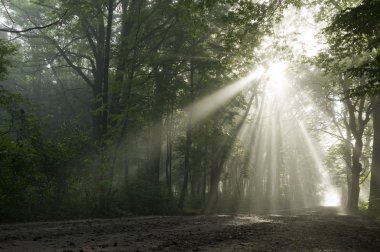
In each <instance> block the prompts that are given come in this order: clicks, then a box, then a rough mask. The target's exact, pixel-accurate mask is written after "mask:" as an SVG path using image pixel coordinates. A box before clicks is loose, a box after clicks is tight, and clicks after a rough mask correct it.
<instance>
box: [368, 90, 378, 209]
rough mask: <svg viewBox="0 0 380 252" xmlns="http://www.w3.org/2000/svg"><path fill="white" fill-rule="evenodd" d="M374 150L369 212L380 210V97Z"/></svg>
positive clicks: (374, 113)
mask: <svg viewBox="0 0 380 252" xmlns="http://www.w3.org/2000/svg"><path fill="white" fill-rule="evenodd" d="M372 118H373V150H372V166H371V182H370V194H369V211H371V212H377V213H378V212H379V210H380V97H379V96H378V97H376V101H375V104H374V108H373V112H372Z"/></svg>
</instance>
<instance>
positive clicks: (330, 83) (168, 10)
mask: <svg viewBox="0 0 380 252" xmlns="http://www.w3.org/2000/svg"><path fill="white" fill-rule="evenodd" d="M0 5H1V8H0V10H1V12H0V37H1V40H0V78H1V82H0V221H1V222H20V221H38V220H64V219H81V218H95V217H103V218H106V217H107V218H111V217H112V218H113V217H126V216H142V215H181V214H191V215H194V214H195V215H197V214H215V213H219V214H232V213H235V214H251V213H275V212H276V211H283V210H287V211H292V210H294V211H296V210H297V209H310V208H314V207H318V206H330V207H332V206H334V207H337V208H339V209H341V211H344V212H346V213H354V214H357V213H360V214H364V215H366V216H370V217H371V218H372V217H373V218H375V219H376V218H378V217H379V216H380V100H379V93H380V88H379V80H380V69H379V68H380V1H378V0H363V1H360V0H347V1H339V0H274V1H266V0H235V1H234V0H193V1H191V0H2V1H1V4H0Z"/></svg>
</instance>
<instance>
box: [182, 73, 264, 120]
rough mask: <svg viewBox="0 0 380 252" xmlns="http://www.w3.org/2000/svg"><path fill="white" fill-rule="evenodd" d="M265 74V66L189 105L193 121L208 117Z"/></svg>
mask: <svg viewBox="0 0 380 252" xmlns="http://www.w3.org/2000/svg"><path fill="white" fill-rule="evenodd" d="M263 74H264V69H263V68H258V69H256V70H255V71H253V72H252V73H250V74H249V75H247V76H246V77H244V78H242V79H240V80H238V81H236V82H234V83H232V84H230V85H228V86H226V87H225V88H223V89H221V90H218V91H216V92H215V93H213V94H211V95H209V96H207V97H204V98H203V99H201V100H199V101H197V102H195V103H194V104H191V105H190V106H188V107H187V108H186V109H185V110H186V111H188V112H191V114H192V118H193V123H197V122H199V121H200V120H202V119H204V118H206V117H207V116H208V115H210V114H212V113H213V112H215V111H216V110H217V109H218V108H220V107H222V106H223V105H224V104H226V102H228V101H229V100H231V99H232V98H234V97H235V96H236V95H237V94H238V93H239V92H241V91H242V90H243V89H245V88H246V87H248V86H249V85H252V84H253V83H254V82H258V81H259V80H260V78H261V77H262V76H263Z"/></svg>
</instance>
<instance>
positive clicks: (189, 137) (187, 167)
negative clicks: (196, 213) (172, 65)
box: [178, 59, 195, 209]
mask: <svg viewBox="0 0 380 252" xmlns="http://www.w3.org/2000/svg"><path fill="white" fill-rule="evenodd" d="M194 71H195V67H194V62H193V60H192V59H191V60H190V101H191V102H193V101H194ZM192 120H193V118H192V111H189V114H188V122H187V127H186V149H185V163H184V168H185V169H184V175H183V184H182V190H181V195H180V198H179V202H178V208H179V209H183V205H184V203H185V197H186V194H187V184H188V180H189V172H190V152H191V142H192V132H191V131H192Z"/></svg>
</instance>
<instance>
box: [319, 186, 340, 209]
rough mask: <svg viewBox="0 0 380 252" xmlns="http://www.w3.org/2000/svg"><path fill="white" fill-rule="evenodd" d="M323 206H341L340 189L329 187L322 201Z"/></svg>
mask: <svg viewBox="0 0 380 252" xmlns="http://www.w3.org/2000/svg"><path fill="white" fill-rule="evenodd" d="M321 205H322V206H340V205H341V201H340V194H339V193H338V190H337V189H335V188H333V187H330V188H327V190H326V192H325V193H324V195H323V200H322V203H321Z"/></svg>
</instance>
